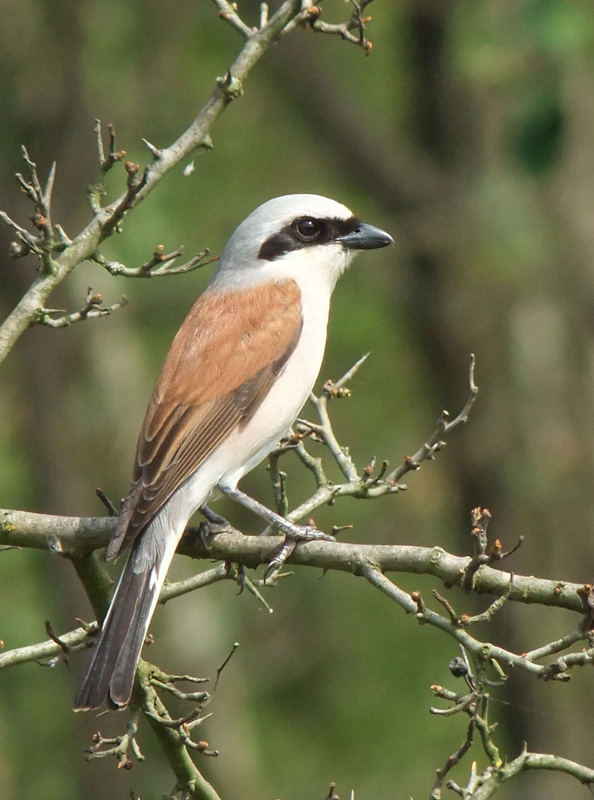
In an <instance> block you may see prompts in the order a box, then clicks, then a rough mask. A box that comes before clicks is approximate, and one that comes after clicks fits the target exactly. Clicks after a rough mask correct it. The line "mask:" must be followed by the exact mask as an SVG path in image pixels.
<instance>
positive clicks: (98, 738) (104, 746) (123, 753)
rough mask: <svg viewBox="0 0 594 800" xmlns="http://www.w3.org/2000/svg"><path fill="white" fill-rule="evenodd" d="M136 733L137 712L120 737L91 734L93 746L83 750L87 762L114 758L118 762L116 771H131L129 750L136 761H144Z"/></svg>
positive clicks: (98, 733)
mask: <svg viewBox="0 0 594 800" xmlns="http://www.w3.org/2000/svg"><path fill="white" fill-rule="evenodd" d="M137 731H138V712H136V713H134V714H132V715H131V717H130V721H129V723H128V727H127V728H126V732H125V733H124V734H122V735H121V736H114V737H111V738H107V737H104V736H102V734H101V733H100V732H99V731H97V732H96V733H94V734H93V744H92V745H91V746H90V747H88V748H87V749H86V750H85V753H86V759H87V761H91V760H92V759H94V758H105V757H106V756H115V757H116V759H117V761H118V769H132V767H133V766H134V762H133V761H132V759H131V758H130V755H129V751H130V750H131V751H132V754H133V755H134V757H135V758H136V760H137V761H144V756H143V755H142V753H141V751H140V747H139V746H138V742H137V741H136V733H137Z"/></svg>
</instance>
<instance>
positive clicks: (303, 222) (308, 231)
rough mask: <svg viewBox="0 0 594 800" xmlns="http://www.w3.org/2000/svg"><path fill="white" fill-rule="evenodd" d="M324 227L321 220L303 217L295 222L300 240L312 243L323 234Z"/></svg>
mask: <svg viewBox="0 0 594 800" xmlns="http://www.w3.org/2000/svg"><path fill="white" fill-rule="evenodd" d="M321 230H322V226H321V225H320V222H319V220H317V219H312V218H311V217H303V218H302V219H299V220H297V221H296V222H295V233H296V234H297V236H299V238H300V239H303V240H304V241H307V242H311V241H312V240H313V239H315V238H316V237H317V236H318V235H319V234H320V232H321Z"/></svg>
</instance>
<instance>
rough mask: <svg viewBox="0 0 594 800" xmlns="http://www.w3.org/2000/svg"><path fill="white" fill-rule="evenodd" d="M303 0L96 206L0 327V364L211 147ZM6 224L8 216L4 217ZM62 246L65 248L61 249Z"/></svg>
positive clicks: (281, 14) (270, 25)
mask: <svg viewBox="0 0 594 800" xmlns="http://www.w3.org/2000/svg"><path fill="white" fill-rule="evenodd" d="M303 14H304V12H303V11H302V4H301V0H285V2H283V3H282V4H281V6H280V8H279V9H278V11H277V12H276V13H275V14H274V15H273V16H272V17H271V18H270V19H269V20H268V21H267V23H266V25H265V26H264V27H263V28H262V29H260V30H256V31H254V32H252V33H251V34H250V36H249V38H248V39H247V40H246V42H245V44H244V46H243V48H242V49H241V51H240V53H239V55H238V56H237V58H236V59H235V61H234V62H233V63H232V64H231V66H230V67H229V69H228V71H227V74H226V76H225V78H224V79H219V80H218V81H216V82H215V86H214V89H213V90H212V93H211V95H210V97H209V99H208V100H207V101H206V103H205V104H204V106H203V107H202V109H201V110H200V111H199V112H198V115H197V116H196V118H195V119H194V121H193V122H192V124H191V125H190V127H189V128H188V129H187V130H186V131H184V133H182V134H181V136H179V138H178V139H177V140H176V141H175V142H173V143H172V144H171V145H170V146H169V147H167V148H165V149H163V150H159V151H157V152H158V156H157V157H156V158H155V159H154V161H153V163H152V164H150V165H148V166H147V167H146V168H145V169H144V170H143V172H142V177H140V178H137V177H136V169H135V166H136V165H133V164H130V166H129V167H128V168H127V172H128V186H127V188H126V191H125V192H124V193H123V194H122V195H121V196H120V197H119V198H118V199H116V200H115V201H114V202H113V203H111V204H110V205H109V206H107V207H106V208H100V207H98V208H96V213H95V216H94V217H93V219H92V220H91V222H90V223H89V225H87V227H86V228H85V229H84V230H83V231H82V232H81V233H80V234H79V235H78V236H77V237H76V238H75V239H74V240H73V241H71V242H69V243H68V244H67V246H66V247H65V249H63V250H61V252H59V253H58V254H57V256H56V257H55V258H53V259H52V263H51V267H52V269H51V271H49V274H43V275H40V276H39V277H38V278H37V279H36V280H35V281H34V282H33V284H32V285H31V287H30V288H29V289H28V291H27V292H26V293H25V294H24V296H23V297H22V298H21V300H20V302H19V303H18V305H17V306H16V307H15V308H14V310H13V311H12V313H11V314H10V315H9V317H8V318H7V319H6V321H5V322H4V323H3V325H2V326H1V327H0V361H2V360H3V359H4V358H5V357H6V356H7V355H8V353H9V352H10V351H11V349H12V347H13V346H14V344H15V343H16V341H17V340H18V338H19V337H20V336H21V335H22V334H23V333H24V331H25V330H26V329H27V328H28V327H29V325H30V323H31V320H32V319H33V318H34V316H35V314H36V313H37V311H38V309H40V308H43V307H44V306H45V304H46V301H47V299H48V297H49V296H50V294H51V293H52V292H53V291H54V289H55V288H56V286H58V285H59V284H60V283H61V282H62V281H63V280H64V279H65V278H66V277H67V276H68V275H69V274H70V273H71V272H72V270H74V269H75V268H76V267H77V266H78V265H79V264H80V263H81V262H83V261H85V260H88V259H92V257H93V255H94V254H95V253H96V251H97V248H98V246H99V244H100V243H101V242H102V241H103V240H104V239H105V238H107V237H108V236H110V235H111V234H112V233H113V231H114V230H115V228H116V226H117V225H118V224H119V223H120V222H121V220H122V218H123V217H124V216H125V215H126V214H127V213H128V212H129V211H130V209H132V208H134V207H135V206H136V205H138V203H140V202H141V201H142V200H144V198H145V197H147V196H148V195H149V194H150V192H151V191H152V190H153V189H154V188H155V186H157V184H158V183H159V182H160V181H161V179H162V178H163V176H164V175H166V174H167V173H168V172H169V171H170V170H171V169H173V168H174V167H175V166H176V165H177V164H179V163H180V161H182V159H184V158H185V157H186V156H187V155H188V154H189V153H191V152H193V151H194V150H196V149H198V148H200V147H203V146H208V145H209V142H210V140H209V131H210V129H211V128H212V126H213V125H214V123H215V122H216V121H217V120H218V118H219V117H220V115H221V114H222V113H223V111H224V110H225V109H226V108H227V106H228V105H229V104H230V103H231V102H232V101H233V99H235V98H236V97H238V96H240V94H241V91H242V87H243V83H244V81H245V79H246V78H247V76H248V75H249V73H250V72H251V70H252V69H253V67H254V66H255V65H256V64H257V63H258V61H259V60H260V59H261V58H262V56H263V55H264V54H265V53H266V51H267V50H268V49H269V48H270V47H271V46H272V45H273V44H274V43H275V42H276V41H278V39H279V38H280V37H281V36H282V35H283V34H284V32H285V30H286V26H287V23H289V22H290V21H291V20H295V19H299V18H302V15H303ZM4 219H5V220H6V217H4ZM60 247H62V245H60Z"/></svg>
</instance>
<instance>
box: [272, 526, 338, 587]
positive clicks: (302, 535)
mask: <svg viewBox="0 0 594 800" xmlns="http://www.w3.org/2000/svg"><path fill="white" fill-rule="evenodd" d="M319 541H323V542H335V541H336V539H335V538H334V536H330V535H329V534H327V533H322V531H319V530H318V529H317V528H315V527H314V526H313V525H291V531H290V532H286V533H285V540H284V542H283V543H282V545H281V546H280V549H279V551H278V552H277V554H276V555H275V556H274V558H272V559H271V560H270V561H269V563H268V565H267V567H266V569H265V570H264V583H266V581H267V579H268V578H269V577H270V576H271V575H272V574H274V573H275V572H279V571H280V570H281V569H282V568H283V567H284V565H285V562H286V560H287V559H288V558H289V557H290V556H291V555H292V554H293V552H294V550H295V548H296V547H297V545H298V544H299V542H319Z"/></svg>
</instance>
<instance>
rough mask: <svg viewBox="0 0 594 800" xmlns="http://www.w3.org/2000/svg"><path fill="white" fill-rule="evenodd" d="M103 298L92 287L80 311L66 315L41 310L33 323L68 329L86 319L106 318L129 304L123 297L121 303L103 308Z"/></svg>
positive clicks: (53, 309) (49, 309) (58, 310)
mask: <svg viewBox="0 0 594 800" xmlns="http://www.w3.org/2000/svg"><path fill="white" fill-rule="evenodd" d="M102 303H103V297H102V296H101V295H100V294H98V293H94V292H93V289H92V288H91V287H89V288H88V290H87V296H86V298H85V304H84V306H83V307H82V308H81V309H80V310H79V311H73V312H72V313H71V314H65V313H64V312H63V311H62V310H60V309H55V308H40V309H38V310H37V314H36V316H35V318H34V320H33V322H34V323H35V324H37V325H46V326H47V327H48V328H66V327H67V326H68V325H72V323H73V322H82V321H84V320H86V319H94V318H96V317H105V316H107V315H109V314H113V312H114V311H118V310H119V309H120V308H123V307H124V306H125V305H127V304H128V301H127V299H126V298H125V297H122V299H121V300H120V302H119V303H114V304H113V305H111V306H103V305H102ZM52 314H62V316H60V317H53V316H51V315H52Z"/></svg>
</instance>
